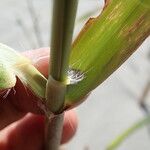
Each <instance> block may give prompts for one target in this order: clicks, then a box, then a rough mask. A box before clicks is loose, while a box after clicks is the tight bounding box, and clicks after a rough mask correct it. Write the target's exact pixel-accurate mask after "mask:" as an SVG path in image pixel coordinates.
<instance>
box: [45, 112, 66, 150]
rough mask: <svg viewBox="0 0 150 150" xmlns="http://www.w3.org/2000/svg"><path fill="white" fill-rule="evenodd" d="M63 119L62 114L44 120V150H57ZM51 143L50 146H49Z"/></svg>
mask: <svg viewBox="0 0 150 150" xmlns="http://www.w3.org/2000/svg"><path fill="white" fill-rule="evenodd" d="M63 118H64V113H62V114H60V115H58V116H54V117H53V118H51V119H49V118H48V117H47V118H46V127H45V128H46V132H47V133H48V134H47V133H46V136H47V137H46V140H45V142H46V143H45V146H46V147H45V149H46V150H56V149H58V147H59V145H60V141H61V135H62V128H63ZM50 143H52V144H50Z"/></svg>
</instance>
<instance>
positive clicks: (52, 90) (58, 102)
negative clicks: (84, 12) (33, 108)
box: [46, 0, 78, 150]
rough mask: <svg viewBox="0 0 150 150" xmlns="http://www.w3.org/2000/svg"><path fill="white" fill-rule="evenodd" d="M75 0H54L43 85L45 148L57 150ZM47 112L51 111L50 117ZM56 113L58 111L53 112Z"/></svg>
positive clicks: (76, 1)
mask: <svg viewBox="0 0 150 150" xmlns="http://www.w3.org/2000/svg"><path fill="white" fill-rule="evenodd" d="M77 4H78V0H72V1H70V0H61V1H60V0H55V1H54V7H53V25H52V40H51V59H50V65H49V78H48V83H47V88H46V100H47V101H46V106H47V109H48V112H47V114H46V115H48V118H47V121H46V150H58V148H59V145H60V141H61V135H62V134H61V133H62V126H63V117H64V114H63V113H62V111H63V107H64V102H65V94H66V80H67V71H68V67H69V65H68V64H69V56H70V49H71V44H72V36H73V29H74V23H75V17H76V11H77ZM49 112H50V114H51V113H52V114H54V117H53V118H52V119H50V118H49ZM56 114H57V115H56Z"/></svg>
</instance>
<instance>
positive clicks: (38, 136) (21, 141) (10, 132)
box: [0, 111, 77, 150]
mask: <svg viewBox="0 0 150 150" xmlns="http://www.w3.org/2000/svg"><path fill="white" fill-rule="evenodd" d="M68 120H69V121H68ZM76 128H77V117H76V115H75V113H74V112H73V111H68V112H67V113H66V114H65V119H64V128H63V135H62V142H63V143H64V142H67V141H68V140H70V139H71V138H72V137H73V135H74V134H75V131H76ZM43 146H44V117H43V116H38V115H33V114H28V115H26V116H25V117H24V118H23V119H21V120H19V121H17V122H15V123H13V124H11V125H10V126H8V127H7V128H5V129H4V130H3V131H2V132H1V133H0V149H1V150H10V149H11V150H20V149H21V150H26V149H28V150H41V149H42V148H43Z"/></svg>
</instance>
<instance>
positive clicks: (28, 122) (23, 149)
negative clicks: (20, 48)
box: [0, 48, 77, 150]
mask: <svg viewBox="0 0 150 150" xmlns="http://www.w3.org/2000/svg"><path fill="white" fill-rule="evenodd" d="M24 55H25V56H27V57H28V58H30V59H31V60H33V63H34V65H35V67H36V68H37V69H38V70H39V71H40V72H41V73H43V75H44V76H47V75H48V60H49V57H48V56H49V50H48V48H44V49H38V50H33V51H28V52H25V53H24ZM44 120H45V117H44V115H43V111H42V110H41V109H40V108H39V107H38V105H37V97H36V96H35V95H34V94H33V93H32V92H31V91H30V90H29V89H27V88H26V87H25V86H24V85H23V84H22V83H21V82H20V80H17V84H16V86H15V87H14V88H13V89H11V91H10V92H9V93H8V91H1V92H0V150H43V147H44ZM76 128H77V117H76V114H75V113H74V111H68V112H66V113H65V118H64V127H63V135H62V143H66V142H68V141H69V140H70V139H71V138H72V137H73V135H74V134H75V132H76Z"/></svg>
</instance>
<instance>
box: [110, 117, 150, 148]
mask: <svg viewBox="0 0 150 150" xmlns="http://www.w3.org/2000/svg"><path fill="white" fill-rule="evenodd" d="M149 123H150V116H147V117H145V118H144V119H142V120H140V121H138V122H136V123H135V124H134V125H132V126H131V127H130V128H128V129H127V130H126V131H124V132H123V133H122V134H121V135H120V136H118V137H117V138H116V139H115V140H114V141H113V142H112V143H111V144H110V145H109V146H108V147H107V150H115V149H116V148H118V147H119V146H120V144H121V143H122V142H123V141H124V140H125V139H126V138H127V137H128V136H130V135H131V134H133V133H134V132H135V131H136V130H138V129H140V128H142V127H144V126H145V125H147V124H149Z"/></svg>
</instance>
